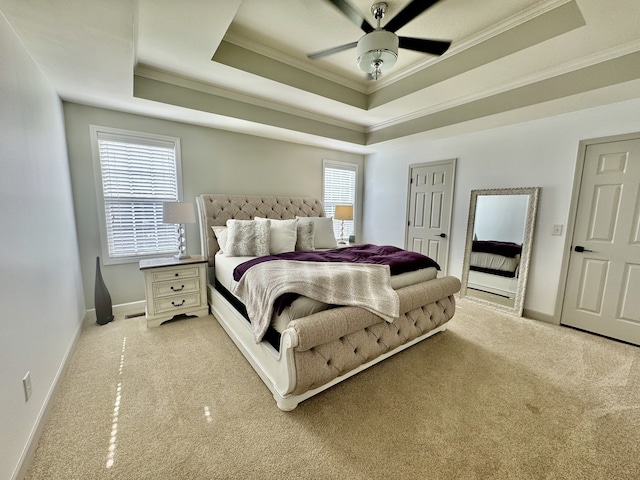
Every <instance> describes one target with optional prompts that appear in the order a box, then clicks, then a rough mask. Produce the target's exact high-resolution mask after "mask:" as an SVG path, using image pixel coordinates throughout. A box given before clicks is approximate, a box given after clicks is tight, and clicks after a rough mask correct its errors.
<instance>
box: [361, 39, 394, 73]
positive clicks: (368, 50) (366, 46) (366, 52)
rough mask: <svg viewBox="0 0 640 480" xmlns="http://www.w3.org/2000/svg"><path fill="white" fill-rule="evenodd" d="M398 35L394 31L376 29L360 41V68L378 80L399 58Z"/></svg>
mask: <svg viewBox="0 0 640 480" xmlns="http://www.w3.org/2000/svg"><path fill="white" fill-rule="evenodd" d="M398 43H399V41H398V37H397V36H396V34H395V33H393V32H388V31H386V30H374V31H373V32H371V33H367V34H366V35H364V36H363V37H362V38H360V40H359V41H358V68H359V69H360V70H362V71H363V72H365V73H368V74H370V75H371V77H372V78H373V79H374V80H377V79H378V77H380V75H382V73H383V72H386V71H388V70H390V69H391V68H392V67H393V66H394V65H395V64H396V60H398Z"/></svg>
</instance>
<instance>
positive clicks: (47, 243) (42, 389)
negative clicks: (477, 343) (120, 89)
mask: <svg viewBox="0 0 640 480" xmlns="http://www.w3.org/2000/svg"><path fill="white" fill-rule="evenodd" d="M0 164H1V166H2V175H0V218H1V219H2V228H3V232H2V235H0V238H1V239H2V240H0V244H1V247H0V264H1V265H2V267H1V268H0V292H2V293H1V295H2V298H1V301H0V478H3V479H10V478H15V477H14V476H15V475H16V473H17V470H18V468H19V467H20V464H21V463H22V462H23V461H24V459H25V458H26V455H27V448H28V446H29V444H30V443H31V441H32V440H33V439H34V438H35V434H36V429H37V425H38V422H39V421H40V419H41V418H42V415H43V412H44V409H45V407H46V405H47V401H48V400H49V398H50V396H51V393H52V389H53V388H54V385H55V384H56V381H57V379H58V378H59V376H60V369H61V366H62V365H63V364H64V361H65V359H66V358H67V356H68V355H69V352H70V351H71V349H72V345H73V343H74V341H75V338H76V336H77V335H78V332H79V330H80V327H81V325H82V319H83V318H84V314H85V304H84V298H83V295H82V282H81V278H80V262H79V258H78V247H77V242H76V228H75V221H74V214H73V203H72V198H71V183H70V179H69V163H68V160H67V150H66V145H65V134H64V121H63V116H62V106H61V103H60V100H59V99H58V96H57V94H56V93H55V91H54V90H53V88H52V87H51V85H50V84H49V82H48V81H47V79H46V78H45V76H44V75H43V73H42V71H41V70H40V69H39V68H38V66H36V64H35V63H34V62H33V60H32V59H31V56H30V55H29V54H28V53H27V51H26V50H25V49H24V47H23V46H22V43H21V42H20V40H19V39H18V38H17V36H16V35H15V33H14V32H13V30H12V29H11V27H10V26H9V25H8V24H7V23H6V21H5V19H4V17H3V16H2V15H1V14H0ZM27 372H30V373H31V383H32V392H33V393H32V395H31V398H30V399H29V401H25V396H24V392H23V387H22V378H23V377H24V375H25V374H26V373H27Z"/></svg>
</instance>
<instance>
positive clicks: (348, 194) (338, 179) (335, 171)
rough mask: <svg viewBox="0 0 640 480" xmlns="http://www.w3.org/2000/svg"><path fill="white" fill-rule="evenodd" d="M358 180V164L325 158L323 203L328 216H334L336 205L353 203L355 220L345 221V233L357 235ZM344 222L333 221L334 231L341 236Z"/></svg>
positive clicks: (323, 166)
mask: <svg viewBox="0 0 640 480" xmlns="http://www.w3.org/2000/svg"><path fill="white" fill-rule="evenodd" d="M357 182H358V165H357V164H355V163H345V162H335V161H331V160H324V162H323V165H322V184H323V188H322V203H323V205H324V211H325V214H326V215H327V217H333V216H334V214H335V208H336V205H353V218H354V220H345V221H344V235H345V237H349V236H351V235H354V236H355V235H356V228H355V218H357V208H358V206H357V205H356V185H357ZM341 225H342V222H341V221H334V222H333V233H334V235H335V237H336V238H339V237H340V229H341Z"/></svg>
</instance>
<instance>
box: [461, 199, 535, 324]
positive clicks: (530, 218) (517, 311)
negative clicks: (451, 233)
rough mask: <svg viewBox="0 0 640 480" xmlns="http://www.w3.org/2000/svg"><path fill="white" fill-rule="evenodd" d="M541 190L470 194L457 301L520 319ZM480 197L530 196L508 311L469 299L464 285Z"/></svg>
mask: <svg viewBox="0 0 640 480" xmlns="http://www.w3.org/2000/svg"><path fill="white" fill-rule="evenodd" d="M539 193H540V187H522V188H494V189H486V190H471V200H470V202H469V219H468V223H467V240H466V242H465V246H464V261H463V266H462V280H461V281H462V286H461V288H460V298H465V299H467V300H469V301H473V302H476V303H480V304H482V305H485V306H487V307H490V308H493V309H496V310H500V311H503V312H507V313H511V314H513V315H517V316H521V315H522V310H523V309H524V295H525V289H526V286H527V277H528V275H529V262H530V260H531V244H532V243H533V230H534V228H535V221H536V211H537V209H538V196H539ZM480 195H529V202H528V205H527V218H526V221H525V226H524V238H523V241H522V254H521V256H520V266H519V269H520V271H519V276H518V282H517V284H516V295H515V298H514V306H513V307H509V306H506V305H501V304H498V303H494V302H491V301H489V300H484V299H482V298H476V297H472V296H469V295H468V293H467V283H468V281H469V261H470V259H471V245H472V242H473V232H474V226H475V223H476V204H477V202H478V196H480Z"/></svg>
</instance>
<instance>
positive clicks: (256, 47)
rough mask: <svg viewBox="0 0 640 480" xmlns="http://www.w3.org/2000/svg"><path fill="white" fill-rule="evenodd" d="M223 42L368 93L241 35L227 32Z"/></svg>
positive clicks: (348, 82) (323, 69) (344, 80)
mask: <svg viewBox="0 0 640 480" xmlns="http://www.w3.org/2000/svg"><path fill="white" fill-rule="evenodd" d="M223 40H224V41H227V42H229V43H232V44H234V45H236V46H238V47H242V48H246V49H247V50H251V51H252V52H254V53H257V54H259V55H263V56H265V57H268V58H270V59H272V60H275V61H277V62H281V63H284V64H286V65H289V66H291V67H294V68H297V69H299V70H303V71H305V72H307V73H310V74H312V75H316V76H317V77H320V78H324V79H325V80H329V81H331V82H335V83H337V84H339V85H342V86H343V87H347V88H351V89H352V90H355V91H357V92H360V93H365V94H366V93H368V91H369V88H368V87H367V86H366V85H362V83H360V82H354V81H353V80H350V79H348V78H345V77H343V76H342V75H338V74H336V73H333V72H331V71H330V70H327V69H326V68H320V67H314V66H312V65H309V63H308V62H305V61H303V60H300V59H298V58H295V57H293V56H291V55H288V54H286V53H284V52H281V51H280V50H276V49H275V48H271V47H269V46H267V45H265V44H264V43H259V42H256V41H253V40H250V39H248V38H246V37H242V36H241V35H238V34H236V33H233V32H227V34H226V35H225V36H224V38H223Z"/></svg>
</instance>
